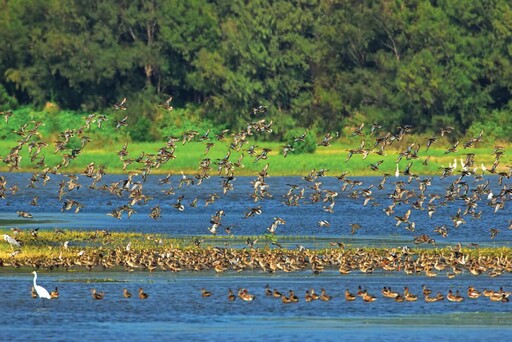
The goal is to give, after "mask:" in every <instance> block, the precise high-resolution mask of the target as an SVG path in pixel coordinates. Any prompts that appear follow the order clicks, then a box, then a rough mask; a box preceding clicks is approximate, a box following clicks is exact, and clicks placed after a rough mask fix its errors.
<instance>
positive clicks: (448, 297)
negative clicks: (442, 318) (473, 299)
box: [446, 290, 464, 302]
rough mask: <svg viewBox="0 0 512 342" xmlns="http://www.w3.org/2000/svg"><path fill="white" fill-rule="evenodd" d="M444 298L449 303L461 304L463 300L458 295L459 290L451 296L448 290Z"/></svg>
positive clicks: (451, 293)
mask: <svg viewBox="0 0 512 342" xmlns="http://www.w3.org/2000/svg"><path fill="white" fill-rule="evenodd" d="M446 298H447V299H448V300H449V301H450V302H462V301H463V300H464V297H462V296H461V295H460V294H459V290H457V292H456V293H455V294H453V292H452V290H449V291H448V294H447V295H446Z"/></svg>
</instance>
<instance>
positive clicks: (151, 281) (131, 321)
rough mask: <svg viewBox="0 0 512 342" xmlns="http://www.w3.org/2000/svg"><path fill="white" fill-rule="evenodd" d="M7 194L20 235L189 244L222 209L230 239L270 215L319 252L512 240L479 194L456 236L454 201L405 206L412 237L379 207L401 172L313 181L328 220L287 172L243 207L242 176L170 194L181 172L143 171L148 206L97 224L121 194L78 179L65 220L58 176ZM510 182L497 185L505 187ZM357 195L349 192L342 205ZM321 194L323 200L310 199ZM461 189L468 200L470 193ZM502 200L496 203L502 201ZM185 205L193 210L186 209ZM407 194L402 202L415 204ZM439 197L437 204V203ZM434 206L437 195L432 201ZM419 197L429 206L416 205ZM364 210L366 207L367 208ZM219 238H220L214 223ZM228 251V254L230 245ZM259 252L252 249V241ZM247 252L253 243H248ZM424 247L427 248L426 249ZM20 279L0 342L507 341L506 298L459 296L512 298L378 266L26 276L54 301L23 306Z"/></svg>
mask: <svg viewBox="0 0 512 342" xmlns="http://www.w3.org/2000/svg"><path fill="white" fill-rule="evenodd" d="M4 175H5V176H6V180H7V182H8V184H7V188H9V187H11V186H12V185H14V184H17V185H18V186H19V189H20V190H19V192H18V193H17V194H15V195H11V194H10V193H8V192H6V199H0V214H1V221H0V224H1V225H2V226H3V227H5V228H9V227H14V226H19V227H21V228H22V229H31V228H36V227H40V228H41V229H50V230H51V229H54V228H62V229H77V230H96V229H107V230H110V231H133V232H144V233H165V234H169V235H171V236H195V235H208V234H210V233H209V231H208V230H207V227H208V226H209V225H210V222H209V221H210V217H211V216H212V215H214V214H215V212H216V211H218V210H221V209H222V210H224V211H225V216H224V217H223V218H222V223H223V224H224V225H226V226H227V225H231V224H234V225H235V227H234V228H233V233H234V234H235V235H250V236H256V235H263V234H266V233H268V231H267V229H266V228H267V227H269V226H270V224H271V223H272V222H273V220H274V218H275V217H281V218H283V219H284V220H285V221H286V224H284V225H280V226H279V227H278V230H277V234H278V235H280V236H284V237H294V238H296V240H295V239H294V240H293V242H290V243H289V246H288V247H292V248H293V247H294V244H295V243H301V244H304V245H306V247H309V248H324V247H327V246H328V243H329V242H331V241H343V242H345V243H347V244H349V245H353V246H403V245H409V246H414V243H413V238H414V237H415V236H418V235H421V234H428V235H429V236H431V237H432V238H435V240H436V241H437V243H438V245H445V244H450V245H453V244H455V243H458V242H461V243H462V244H469V243H478V244H480V245H481V246H510V244H511V241H512V231H511V230H509V229H508V224H509V220H510V219H512V215H511V211H510V208H509V205H508V203H505V206H504V208H503V209H501V210H498V211H497V212H496V213H494V210H495V208H494V207H493V206H489V205H488V201H487V199H486V196H481V198H480V199H479V200H478V208H477V210H478V211H481V212H482V213H481V218H480V219H472V218H471V217H470V216H469V215H466V216H465V221H466V223H465V224H463V225H461V226H460V227H458V228H455V227H454V226H453V223H452V219H451V218H452V217H453V215H455V214H456V212H457V210H458V209H459V208H460V209H461V210H462V211H464V209H465V201H464V198H457V199H455V200H454V201H450V202H447V204H446V205H445V206H438V208H437V211H436V212H435V213H434V215H433V218H432V219H430V218H428V214H427V211H426V210H413V211H412V213H411V216H410V219H411V220H414V222H415V223H416V230H415V231H414V232H411V231H409V230H406V229H404V228H403V225H401V226H399V227H396V226H395V224H396V222H397V221H396V219H395V218H394V216H395V215H399V216H402V215H404V213H405V212H406V211H407V210H408V209H409V208H410V205H408V204H406V203H404V204H402V205H397V206H396V207H395V213H394V214H393V215H391V216H387V215H386V214H385V213H384V211H383V209H384V208H385V207H387V206H388V205H389V204H390V203H391V199H390V198H389V195H390V194H391V193H392V192H393V190H394V188H395V186H394V184H393V182H395V181H397V180H401V181H406V180H407V179H406V178H404V177H400V178H399V179H395V178H394V177H393V178H390V179H389V180H388V183H386V185H385V188H384V189H383V190H378V189H377V184H378V182H379V181H380V180H381V178H373V177H362V178H361V177H357V178H356V177H349V178H350V179H352V180H360V181H361V182H362V184H361V185H356V186H355V187H354V188H353V189H352V190H351V191H341V186H342V185H343V183H342V182H340V181H339V180H338V179H336V178H334V177H323V178H319V179H317V181H321V182H322V185H321V189H322V190H325V189H329V190H335V191H337V192H338V193H339V195H338V197H336V198H335V202H336V204H335V206H334V208H333V209H334V212H333V213H329V212H326V211H325V210H324V209H323V208H322V206H325V205H326V204H328V203H324V202H319V203H313V204H312V203H310V202H311V201H310V195H311V194H312V193H313V192H314V190H312V189H310V188H308V187H309V186H311V185H313V183H310V182H306V181H305V180H303V179H302V178H300V177H268V178H267V180H266V181H267V183H268V185H269V187H268V191H269V192H270V193H271V194H272V196H273V197H272V198H266V199H264V200H262V201H259V202H257V203H255V202H254V201H253V200H252V198H251V197H250V193H251V192H252V189H253V187H252V184H251V182H252V181H254V179H255V177H237V179H236V181H235V182H233V185H234V189H233V190H232V191H230V192H228V193H227V194H226V195H222V187H221V182H222V179H221V178H218V177H212V178H211V179H208V180H206V181H205V182H204V183H203V184H201V185H200V186H197V185H193V186H192V185H191V186H188V187H186V186H182V187H181V188H178V184H179V181H180V177H181V176H177V177H172V178H171V184H170V185H169V184H166V185H162V184H160V183H159V179H161V178H163V176H149V177H148V180H147V181H146V182H144V183H143V193H144V194H145V195H147V196H151V197H152V199H150V200H149V201H148V203H147V204H144V205H135V206H134V209H135V210H136V214H134V215H133V216H131V217H130V218H128V217H127V216H126V215H124V216H123V218H122V219H121V220H117V219H114V218H112V217H111V216H108V215H107V213H109V212H111V211H112V210H113V209H114V208H116V207H120V206H122V205H124V204H126V203H127V202H128V200H129V199H128V193H127V192H125V193H124V194H123V195H122V196H121V197H118V196H116V195H112V194H111V193H109V192H108V191H105V190H92V189H89V188H88V186H89V185H90V183H91V180H90V179H88V178H86V177H84V176H79V182H80V183H81V184H82V187H81V188H80V189H79V190H76V189H75V190H72V191H66V192H65V194H64V196H63V200H65V199H73V200H75V201H78V202H80V203H82V204H83V205H84V207H83V208H82V210H81V211H80V212H79V213H78V214H74V213H73V212H72V211H64V212H61V208H62V204H63V202H59V201H58V199H57V193H58V189H59V182H60V181H61V180H65V181H67V180H68V178H67V177H64V176H59V175H54V176H51V177H52V179H51V181H50V182H48V184H47V185H45V186H43V185H42V183H41V181H40V182H37V183H36V188H29V187H27V184H28V183H29V182H28V179H29V178H30V176H31V175H30V174H23V173H20V174H4ZM123 178H126V176H123V175H106V176H104V178H103V179H102V180H101V182H100V184H99V185H100V186H101V185H103V184H105V185H110V184H112V183H114V182H118V181H120V180H122V179H123ZM453 180H454V178H446V179H443V180H439V177H437V178H434V179H433V181H432V185H431V186H430V187H428V189H427V191H426V192H425V193H426V195H429V194H438V195H441V196H443V195H444V194H445V192H446V188H447V187H448V186H449V185H450V183H452V182H453ZM486 180H489V188H490V189H492V190H493V192H494V193H495V194H496V193H499V191H500V185H499V184H498V178H497V177H492V176H491V177H486V178H485V180H484V181H478V182H477V181H476V180H474V179H468V181H467V182H468V184H469V187H470V188H473V187H476V186H477V185H478V184H482V183H483V182H485V181H486ZM507 181H509V180H506V179H505V184H506V186H508V187H510V183H509V184H507V183H506V182H507ZM289 184H296V185H298V187H299V188H305V198H304V199H302V200H300V205H299V206H287V205H285V204H283V202H284V198H283V195H284V194H286V193H287V192H288V190H289V189H290V186H289ZM372 184H373V188H372V195H371V196H373V197H374V198H375V199H374V200H372V201H371V203H369V204H368V205H366V206H364V205H363V201H364V198H363V197H362V196H361V192H362V190H363V189H367V188H368V187H370V186H371V185H372ZM170 186H174V187H175V194H173V195H166V194H164V193H163V192H162V190H165V189H168V188H169V187H170ZM404 187H405V188H407V189H411V190H416V191H417V187H418V184H417V182H415V181H413V182H412V183H411V184H406V185H405V186H404ZM353 191H356V193H355V194H356V195H359V196H358V197H357V198H353V197H355V196H353V195H352V196H349V195H350V194H351V193H353ZM213 193H217V194H218V195H219V198H218V199H217V200H216V201H215V202H214V203H213V204H211V205H208V206H205V201H206V199H207V198H208V197H209V195H211V194H213ZM322 193H325V192H322ZM469 193H471V192H469ZM35 195H37V196H39V201H38V206H31V205H30V202H31V200H32V199H33V197H34V196H35ZM181 195H183V200H182V203H183V204H184V205H185V207H186V209H185V210H184V211H183V212H180V211H178V210H177V209H175V208H174V207H173V204H175V203H176V201H177V198H178V196H181ZM508 196H509V197H506V196H505V197H503V198H502V201H503V202H507V201H508V200H509V199H510V195H508ZM196 197H197V198H198V204H197V207H195V208H192V207H190V206H189V205H188V203H189V202H191V201H192V200H193V199H194V198H196ZM414 200H415V199H413V200H411V202H412V201H414ZM441 200H442V199H441ZM438 201H439V200H438ZM427 202H428V198H427V199H426V201H425V205H424V206H425V207H426V203H427ZM372 203H375V204H373V205H372ZM157 204H159V205H160V207H161V210H162V212H161V215H162V216H161V218H160V219H159V220H153V219H152V218H150V217H149V213H150V211H151V208H153V207H154V206H155V205H157ZM257 205H261V209H262V213H261V215H255V216H254V217H250V218H244V214H245V213H246V212H248V211H249V209H250V208H253V207H256V206H257ZM18 210H24V211H28V212H30V213H31V214H32V215H33V217H34V218H33V219H21V218H19V217H18V216H17V214H16V211H18ZM320 220H327V221H329V223H330V227H328V228H326V227H320V226H319V225H318V222H319V221H320ZM351 223H358V224H360V225H361V228H360V229H359V230H358V231H356V233H355V234H351V228H350V224H351ZM443 224H446V226H447V228H448V236H447V237H446V238H442V237H441V236H440V235H438V234H436V233H434V231H433V230H434V227H436V226H440V225H443ZM490 228H497V229H499V234H498V235H497V236H496V237H495V238H494V239H491V237H490V234H489V229H490ZM219 235H225V233H224V230H223V229H222V228H220V229H219ZM235 247H237V246H235ZM257 247H258V246H257ZM259 247H262V246H261V245H260V246H259ZM430 247H431V246H430ZM30 272H31V270H18V271H16V272H13V271H6V270H1V273H0V279H1V284H2V286H3V293H4V295H3V296H0V307H1V308H2V312H4V313H5V314H4V319H3V320H2V322H1V323H0V331H1V335H0V336H2V340H5V341H11V340H21V341H26V340H37V341H43V340H52V341H55V340H58V341H60V340H62V341H68V340H80V341H83V340H90V341H104V340H118V339H125V340H147V339H150V338H154V339H158V340H177V339H183V338H184V339H187V340H197V341H208V340H221V339H222V340H224V339H232V340H246V341H259V340H276V341H283V340H284V341H286V340H289V341H295V340H298V339H302V338H307V339H308V340H311V341H316V340H319V341H326V340H340V339H347V340H368V341H374V340H379V341H396V340H405V339H408V340H409V339H411V338H413V339H415V340H428V341H431V340H433V339H441V340H458V341H460V340H462V339H464V340H467V341H471V340H475V341H481V340H488V339H490V338H493V339H502V340H508V338H509V336H510V333H511V332H512V326H511V325H510V322H511V319H512V306H511V303H495V302H491V301H490V300H489V299H488V298H484V297H483V296H482V297H480V298H479V299H476V300H470V299H469V298H467V296H466V289H467V287H468V286H469V285H472V286H475V287H476V288H477V289H479V290H483V289H485V288H491V289H494V290H497V289H498V288H499V287H503V288H504V289H505V290H506V291H511V290H512V276H511V274H510V273H505V274H503V275H502V276H499V277H496V278H490V277H488V276H479V277H475V276H472V275H471V274H469V273H467V272H466V273H464V274H462V275H460V276H457V277H455V278H454V279H448V278H447V277H445V276H441V275H440V276H438V277H436V278H427V277H425V276H424V275H415V276H406V275H405V274H404V273H403V272H392V273H389V272H383V271H377V272H374V273H373V274H362V273H358V272H352V273H351V274H349V275H340V274H339V272H337V271H331V270H326V271H325V272H322V273H321V274H319V275H315V274H313V273H312V272H311V271H303V272H294V273H276V274H268V273H263V272H242V273H233V272H225V273H222V274H215V273H213V272H202V273H194V272H181V273H170V272H154V273H145V272H132V273H127V272H126V273H125V272H108V271H105V272H66V273H63V272H45V271H40V272H39V278H38V284H40V285H43V286H44V287H46V288H47V289H48V290H51V289H53V288H54V287H56V286H57V287H58V288H59V291H60V298H59V299H57V300H52V301H41V300H39V299H32V298H31V297H30V287H31V285H32V275H31V274H30ZM266 284H269V285H270V287H271V288H272V289H274V288H275V289H278V290H279V291H281V292H282V293H285V294H287V293H288V290H290V289H291V290H294V291H295V293H296V294H297V295H298V296H299V297H300V301H299V303H293V304H283V303H282V302H281V301H280V300H278V299H274V298H271V297H266V296H265V294H264V287H265V285H266ZM422 284H426V285H427V286H428V287H429V288H430V289H432V290H433V291H434V293H436V292H441V293H443V294H444V295H446V294H447V292H448V291H449V290H453V291H456V290H459V291H460V292H461V293H462V294H463V295H464V296H465V297H466V300H465V301H464V302H462V303H453V302H449V301H447V300H444V301H442V302H437V303H426V302H425V301H424V300H423V299H422V296H421V295H420V294H421V288H422ZM358 286H361V287H362V288H365V289H367V290H368V292H369V293H371V294H373V295H375V296H376V297H377V298H378V299H377V301H376V302H374V303H365V302H363V301H362V300H361V298H357V300H356V301H354V302H346V301H345V299H344V297H343V292H344V291H345V289H347V288H348V289H349V290H350V291H351V292H356V291H357V288H358ZM383 286H390V287H391V288H392V289H393V290H395V291H403V288H404V286H408V287H409V288H410V290H411V292H412V293H415V294H418V295H420V296H419V297H420V299H419V300H418V301H417V302H406V303H395V302H394V301H393V300H390V299H386V298H384V297H383V296H382V295H381V294H380V290H381V289H382V287H383ZM93 287H94V288H96V289H97V290H98V291H104V292H105V298H104V299H103V300H100V301H98V300H93V299H92V297H91V293H90V289H92V288H93ZM139 287H143V288H144V290H145V291H146V292H147V293H149V294H150V297H149V299H147V300H145V301H142V300H139V299H138V298H136V292H137V289H138V288H139ZM123 288H127V289H129V290H130V291H131V292H132V293H134V297H135V298H132V299H124V298H123V297H122V290H123ZM201 288H206V289H207V290H208V291H211V292H212V296H211V297H209V298H203V297H201ZM228 288H232V289H233V290H234V291H235V292H236V290H237V289H239V288H247V289H248V291H249V292H250V293H253V294H255V295H256V299H255V300H254V301H253V302H243V301H241V300H240V299H237V300H236V301H235V302H229V301H228V300H227V290H228ZM310 288H315V289H316V291H317V292H320V289H321V288H325V289H326V291H327V293H329V294H330V295H332V296H333V299H332V300H331V301H329V302H321V301H314V302H311V303H307V302H305V301H304V293H305V291H306V290H307V289H310Z"/></svg>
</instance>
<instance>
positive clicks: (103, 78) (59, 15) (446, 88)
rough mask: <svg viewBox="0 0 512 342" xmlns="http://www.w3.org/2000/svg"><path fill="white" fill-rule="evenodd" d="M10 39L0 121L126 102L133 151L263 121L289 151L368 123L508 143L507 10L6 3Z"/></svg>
mask: <svg viewBox="0 0 512 342" xmlns="http://www.w3.org/2000/svg"><path fill="white" fill-rule="evenodd" d="M0 37H2V44H0V111H7V110H13V111H15V110H17V109H22V108H26V107H27V106H28V107H29V108H38V109H40V110H43V109H45V108H48V106H49V104H51V105H52V106H55V107H56V108H59V110H62V111H68V112H72V113H76V114H77V115H83V113H93V112H101V113H107V114H108V113H110V114H113V115H120V114H117V113H116V112H115V111H114V109H113V105H114V104H116V103H119V102H120V101H121V100H122V99H123V98H126V99H127V101H126V111H125V112H124V113H123V114H122V116H124V115H125V114H126V115H127V117H128V118H127V120H128V123H129V125H128V127H129V128H128V132H129V135H130V137H131V138H132V139H133V140H135V141H157V140H159V139H162V138H163V135H164V134H169V133H174V132H173V131H172V129H171V128H169V129H168V130H167V131H166V130H165V127H171V126H172V127H175V128H176V127H177V128H176V129H178V128H179V129H181V130H182V131H184V130H185V129H186V128H197V127H203V126H205V127H206V126H208V127H210V126H211V127H215V129H216V130H218V131H220V130H222V129H238V128H240V127H244V126H246V125H247V123H248V122H251V121H257V120H260V119H261V118H265V119H266V120H267V122H270V121H271V122H272V123H273V126H272V127H273V132H274V134H273V135H272V137H271V138H270V139H274V140H281V141H282V140H285V139H286V135H287V134H288V132H293V133H294V134H297V133H301V132H303V131H304V130H305V129H307V130H309V131H311V132H317V133H318V134H321V133H322V132H327V131H339V132H344V129H346V127H357V126H359V124H360V123H361V122H366V123H367V124H368V125H370V124H371V123H377V124H379V125H380V126H382V129H386V130H388V131H391V130H395V129H396V127H399V126H403V125H411V126H413V127H414V130H415V132H414V133H417V134H430V133H431V132H438V131H439V129H440V128H441V127H446V126H453V127H456V128H457V131H458V132H459V133H460V134H461V135H462V134H478V132H480V131H485V132H486V134H487V136H489V137H491V138H493V139H501V140H509V138H510V136H512V128H511V127H512V115H511V111H512V108H511V107H512V101H511V99H512V95H511V89H512V66H511V63H512V9H511V6H510V2H509V1H508V0H430V1H428V0H381V1H373V0H273V1H272V0H250V1H249V0H187V1H179V0H2V1H0ZM171 97H172V102H171V101H169V99H170V98H171ZM166 101H168V102H167V105H169V106H170V105H172V106H173V108H174V110H173V111H172V112H173V114H169V109H170V108H168V107H166ZM155 127H157V128H158V129H157V128H155ZM3 138H6V136H5V135H4V136H3ZM7 138H8V137H7Z"/></svg>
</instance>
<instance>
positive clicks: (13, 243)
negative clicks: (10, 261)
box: [4, 234, 21, 248]
mask: <svg viewBox="0 0 512 342" xmlns="http://www.w3.org/2000/svg"><path fill="white" fill-rule="evenodd" d="M4 240H5V241H7V242H8V243H9V245H11V247H13V248H14V247H16V248H21V245H20V243H19V242H18V241H17V240H16V239H14V238H12V237H10V236H9V235H7V234H4Z"/></svg>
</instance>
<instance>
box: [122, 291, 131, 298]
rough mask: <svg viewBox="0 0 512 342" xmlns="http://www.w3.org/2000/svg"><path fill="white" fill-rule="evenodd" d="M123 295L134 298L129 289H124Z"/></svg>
mask: <svg viewBox="0 0 512 342" xmlns="http://www.w3.org/2000/svg"><path fill="white" fill-rule="evenodd" d="M123 297H124V298H132V294H131V293H130V292H128V290H127V289H123Z"/></svg>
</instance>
